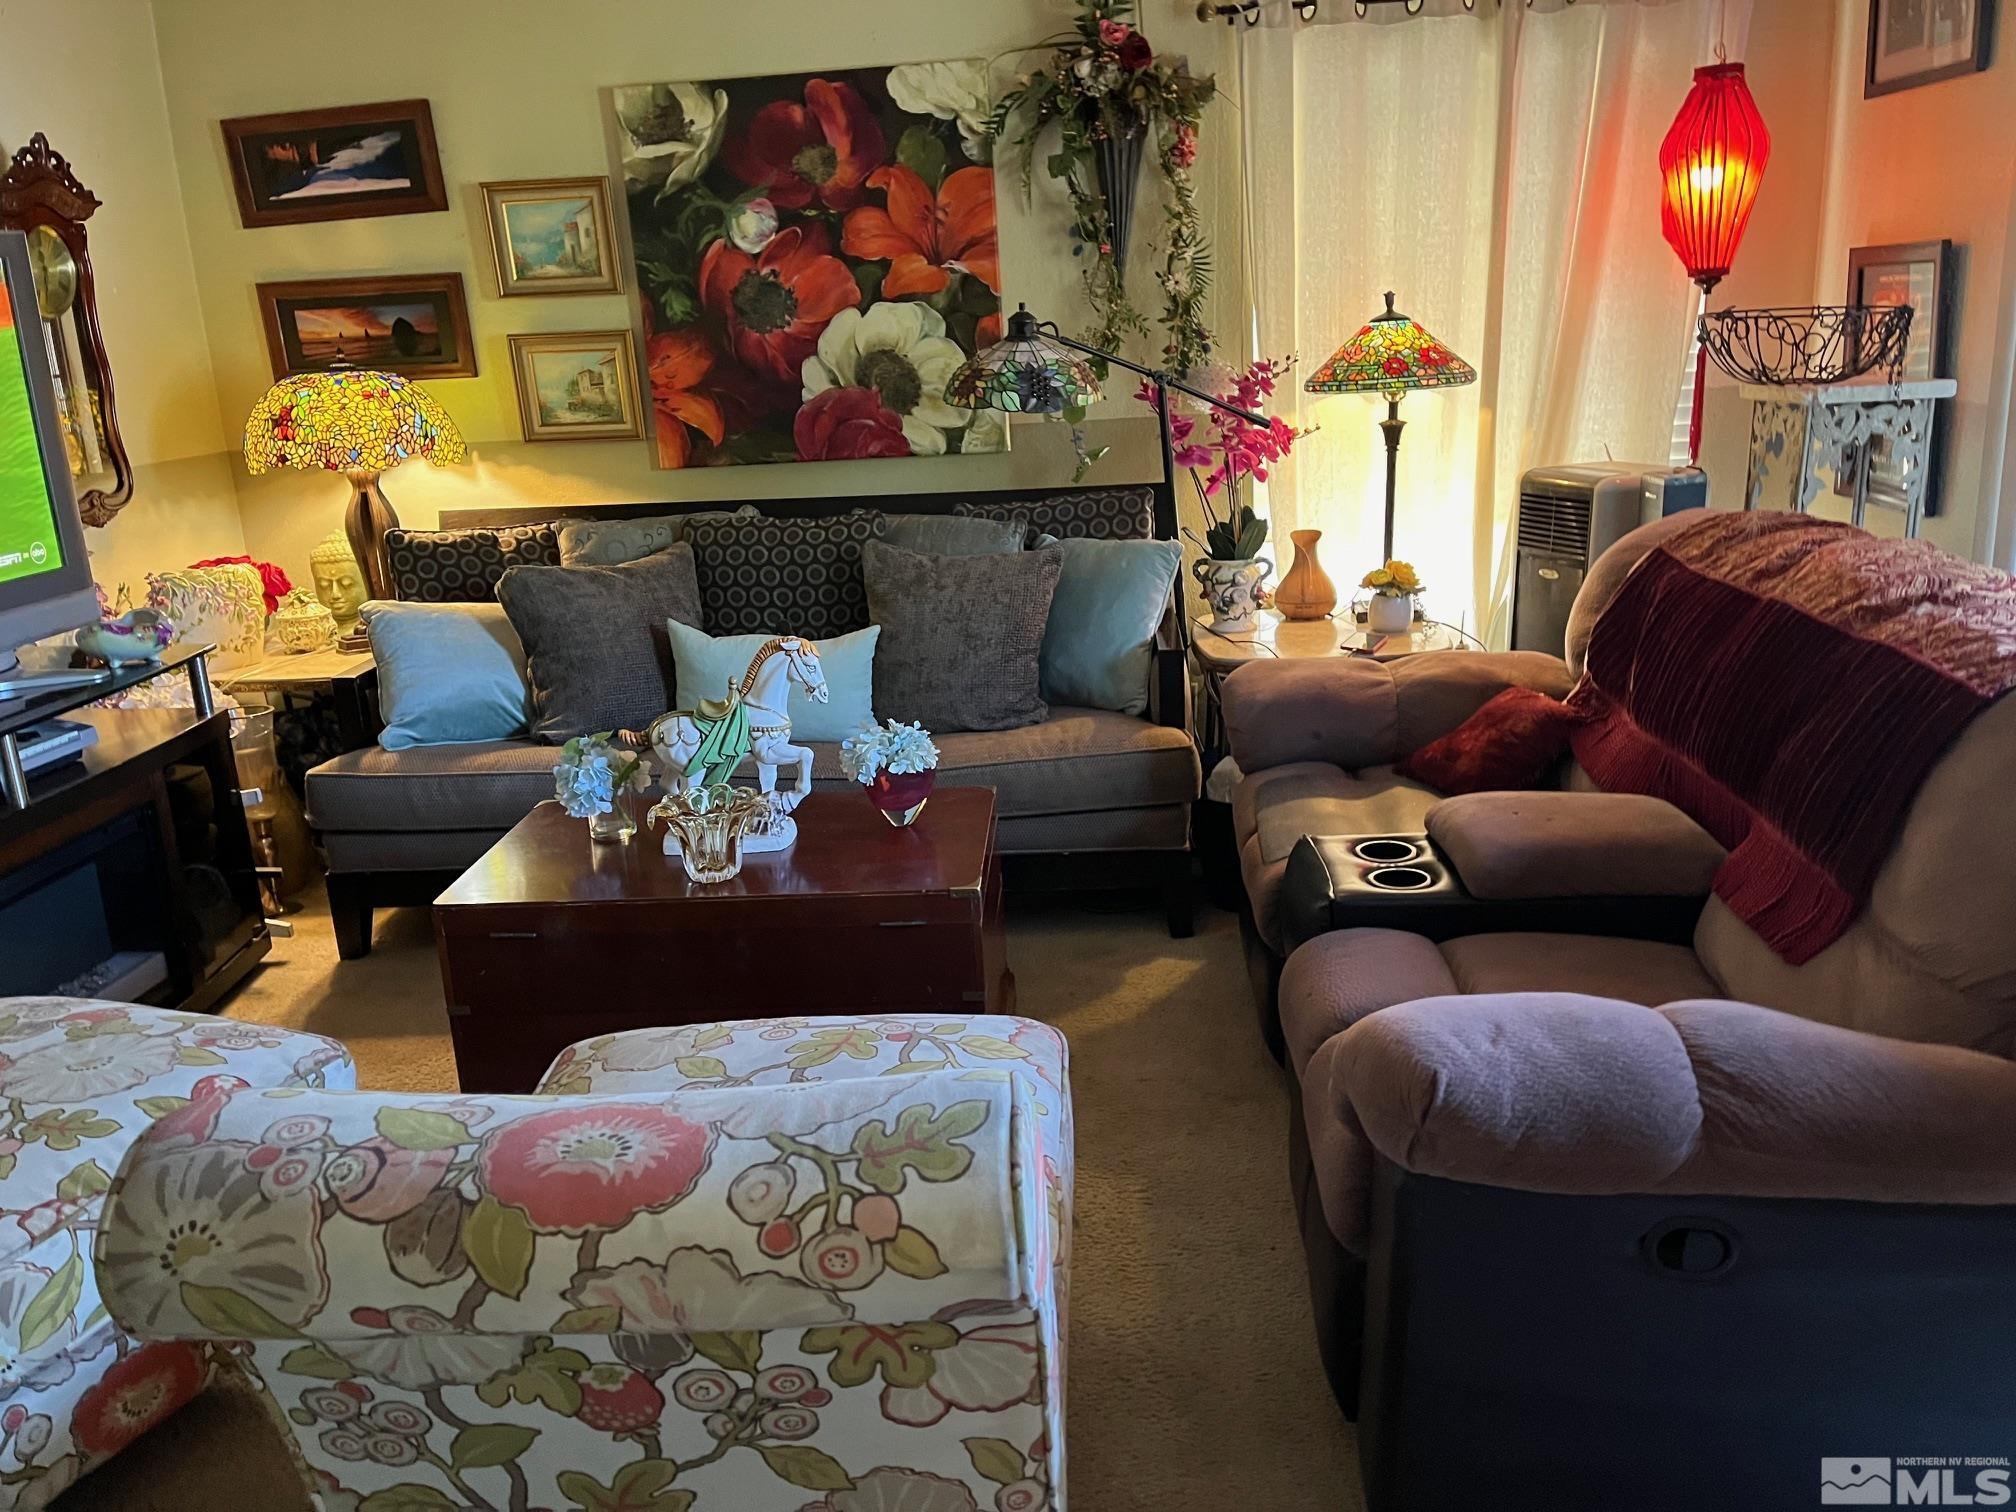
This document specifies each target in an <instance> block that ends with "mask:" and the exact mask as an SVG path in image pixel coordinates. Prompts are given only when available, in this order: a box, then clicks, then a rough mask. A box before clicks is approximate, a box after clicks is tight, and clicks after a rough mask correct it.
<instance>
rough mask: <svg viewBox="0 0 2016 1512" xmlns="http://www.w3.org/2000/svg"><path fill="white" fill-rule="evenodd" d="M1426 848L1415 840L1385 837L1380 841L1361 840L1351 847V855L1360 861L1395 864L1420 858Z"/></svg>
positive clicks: (1395, 836)
mask: <svg viewBox="0 0 2016 1512" xmlns="http://www.w3.org/2000/svg"><path fill="white" fill-rule="evenodd" d="M1425 849H1426V846H1425V845H1423V844H1421V843H1419V842H1417V841H1413V840H1402V839H1401V838H1399V836H1397V835H1392V836H1385V837H1382V838H1380V839H1378V840H1360V841H1357V842H1356V843H1355V844H1353V845H1352V847H1351V854H1352V855H1354V856H1356V857H1357V858H1358V859H1359V860H1360V861H1373V862H1378V863H1381V864H1393V863H1397V862H1402V861H1412V860H1415V859H1416V858H1418V857H1419V856H1420V854H1421V852H1422V851H1423V850H1425Z"/></svg>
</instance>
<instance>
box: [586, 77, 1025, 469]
mask: <svg viewBox="0 0 2016 1512" xmlns="http://www.w3.org/2000/svg"><path fill="white" fill-rule="evenodd" d="M610 106H611V109H612V111H613V112H614V116H615V123H614V124H615V137H616V141H617V144H618V148H619V150H620V152H621V154H622V160H623V182H624V192H625V196H626V202H627V207H628V211H629V230H630V236H631V245H630V247H629V249H628V250H629V255H630V257H631V259H632V262H633V265H634V267H635V269H636V274H637V287H638V291H639V295H640V299H639V303H640V304H641V306H642V309H643V320H644V343H645V348H644V364H645V369H646V373H647V377H648V381H649V389H650V392H649V395H648V399H649V404H650V422H651V438H652V444H653V446H654V448H655V450H656V454H657V458H658V463H659V465H660V466H661V467H694V466H702V465H719V464H722V463H756V462H813V461H818V462H833V461H853V460H858V459H862V458H869V457H876V458H880V457H918V456H943V455H947V454H951V453H961V454H963V453H969V452H998V451H1004V450H1006V449H1007V445H1008V430H1007V425H1006V422H1005V417H1004V416H1002V415H1000V414H999V413H997V412H993V411H975V410H965V409H958V408H955V407H954V406H952V405H950V404H947V403H946V402H945V397H944V395H945V384H946V381H947V380H948V379H949V378H950V377H951V376H952V373H953V371H954V370H955V369H957V368H958V366H959V365H960V364H961V363H962V362H964V361H965V360H966V359H967V358H968V357H969V356H971V355H972V354H973V353H974V352H975V351H976V350H978V349H979V348H981V347H984V346H988V345H990V344H992V343H993V342H995V341H998V340H999V339H1000V333H1001V257H1000V250H999V244H998V242H997V240H996V221H995V205H994V170H993V167H992V165H991V163H990V162H989V155H988V141H987V136H986V132H985V130H984V127H983V123H984V122H985V119H986V116H987V111H988V89H987V74H986V67H985V65H984V64H982V63H980V62H978V61H966V62H954V63H906V64H902V65H899V66H897V67H894V68H858V69H840V70H835V71H829V72H821V73H798V74H781V75H775V76H772V77H768V78H760V79H723V80H706V81H691V82H681V83H661V84H629V85H622V86H619V87H617V88H616V89H613V90H611V91H610Z"/></svg>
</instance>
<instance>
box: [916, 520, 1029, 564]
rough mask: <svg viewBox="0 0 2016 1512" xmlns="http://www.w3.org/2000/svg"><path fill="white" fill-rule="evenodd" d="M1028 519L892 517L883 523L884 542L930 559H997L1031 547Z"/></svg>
mask: <svg viewBox="0 0 2016 1512" xmlns="http://www.w3.org/2000/svg"><path fill="white" fill-rule="evenodd" d="M1028 536H1029V517H1028V516H1027V515H1026V514H1019V513H1018V514H1013V515H1010V516H1009V517H1008V518H1006V519H998V520H997V519H993V518H991V517H989V516H985V515H956V514H950V515H932V514H892V515H887V516H884V518H883V521H882V539H883V540H885V541H887V542H888V543H889V544H890V545H891V546H894V547H896V548H898V549H899V550H902V551H921V552H923V553H925V554H926V555H927V556H995V555H999V554H1002V553H1005V552H1010V551H1020V550H1021V549H1022V548H1023V547H1024V546H1025V545H1027V544H1028Z"/></svg>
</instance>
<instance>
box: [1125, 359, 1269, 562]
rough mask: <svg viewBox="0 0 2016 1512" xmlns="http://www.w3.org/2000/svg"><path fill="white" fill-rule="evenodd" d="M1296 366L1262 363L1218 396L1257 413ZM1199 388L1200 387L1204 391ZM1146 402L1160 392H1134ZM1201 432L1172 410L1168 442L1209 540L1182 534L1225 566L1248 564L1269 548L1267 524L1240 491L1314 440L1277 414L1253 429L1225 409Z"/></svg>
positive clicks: (1150, 388) (1211, 414)
mask: <svg viewBox="0 0 2016 1512" xmlns="http://www.w3.org/2000/svg"><path fill="white" fill-rule="evenodd" d="M1294 366H1295V359H1294V357H1292V356H1289V357H1279V358H1272V357H1263V358H1261V359H1260V360H1259V361H1257V362H1255V363H1253V364H1252V365H1251V366H1250V367H1248V368H1247V369H1246V371H1245V372H1243V373H1239V374H1237V375H1235V376H1233V378H1232V381H1231V382H1230V384H1229V385H1227V387H1226V388H1225V389H1224V390H1223V391H1222V392H1221V393H1219V395H1218V397H1219V398H1220V399H1222V400H1223V401H1224V402H1225V403H1227V404H1231V405H1236V406H1237V407H1238V408H1240V409H1243V410H1247V411H1249V412H1253V413H1258V412H1259V409H1260V406H1261V405H1262V404H1263V403H1265V402H1266V401H1267V400H1268V399H1271V398H1272V397H1273V396H1274V391H1275V389H1276V388H1277V387H1278V386H1279V385H1280V382H1281V379H1282V377H1283V375H1285V374H1286V373H1288V372H1289V371H1291V370H1292V369H1293V368H1294ZM1199 386H1200V387H1201V386H1202V385H1201V384H1200V385H1199ZM1134 397H1135V398H1137V399H1139V400H1140V401H1141V402H1142V403H1144V404H1147V405H1151V406H1152V405H1153V404H1154V403H1155V402H1156V389H1155V385H1154V384H1153V383H1152V382H1150V381H1148V380H1145V379H1144V380H1143V381H1142V383H1141V386H1140V388H1139V389H1137V390H1136V391H1135V395H1134ZM1205 426H1206V428H1205V429H1204V430H1202V431H1200V429H1199V426H1198V422H1197V419H1196V417H1195V416H1193V415H1189V414H1186V413H1184V412H1183V411H1182V410H1180V409H1173V410H1171V411H1170V414H1169V436H1170V440H1171V441H1172V442H1173V443H1174V444H1175V452H1176V465H1177V466H1178V467H1184V468H1188V469H1189V470H1190V481H1191V484H1192V485H1193V486H1194V487H1195V488H1196V490H1197V500H1198V502H1199V503H1200V504H1201V505H1202V506H1203V508H1204V520H1205V528H1204V534H1203V535H1202V536H1199V535H1198V534H1197V533H1196V532H1195V531H1193V530H1191V529H1190V528H1189V527H1188V526H1185V527H1184V530H1183V533H1184V534H1185V535H1186V536H1188V537H1190V539H1191V541H1192V542H1193V543H1195V545H1196V547H1197V549H1198V550H1199V551H1201V552H1203V553H1204V555H1206V556H1207V557H1211V558H1213V559H1215V560H1217V561H1221V562H1233V561H1244V560H1246V559H1248V558H1250V557H1256V556H1258V555H1259V554H1260V548H1261V547H1262V546H1264V545H1266V544H1267V522H1266V520H1264V519H1262V518H1261V517H1260V515H1259V514H1258V512H1257V511H1255V510H1254V508H1253V505H1252V503H1251V501H1250V499H1247V498H1244V497H1242V496H1241V490H1242V489H1243V488H1244V486H1245V484H1246V483H1247V481H1248V480H1249V479H1250V480H1251V481H1253V482H1255V483H1265V482H1266V481H1267V473H1268V469H1269V468H1271V467H1272V466H1273V464H1274V463H1276V462H1279V461H1280V460H1281V459H1282V458H1283V457H1285V456H1287V455H1288V453H1289V452H1290V451H1292V450H1293V449H1294V447H1295V443H1296V442H1297V441H1299V440H1300V439H1301V438H1302V437H1304V436H1306V435H1307V434H1309V432H1308V431H1307V430H1297V429H1295V428H1294V427H1293V426H1291V425H1290V424H1289V423H1288V422H1287V421H1286V420H1283V419H1282V418H1281V417H1280V416H1279V415H1275V416H1272V417H1270V418H1269V420H1268V422H1267V423H1266V424H1265V425H1255V424H1253V423H1252V422H1251V421H1250V420H1243V419H1241V418H1240V417H1239V416H1237V415H1235V414H1231V413H1228V412H1227V411H1225V410H1222V409H1211V410H1209V411H1208V413H1207V414H1206V416H1205Z"/></svg>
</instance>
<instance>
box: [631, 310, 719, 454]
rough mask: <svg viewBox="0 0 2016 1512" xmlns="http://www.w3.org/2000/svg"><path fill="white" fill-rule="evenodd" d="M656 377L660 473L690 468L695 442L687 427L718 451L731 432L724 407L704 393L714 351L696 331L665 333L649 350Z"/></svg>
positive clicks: (653, 399) (653, 390)
mask: <svg viewBox="0 0 2016 1512" xmlns="http://www.w3.org/2000/svg"><path fill="white" fill-rule="evenodd" d="M644 358H645V363H646V366H647V367H648V368H649V370H650V374H651V410H652V422H653V424H652V429H653V432H654V434H655V435H656V436H657V439H658V465H659V466H660V467H686V466H688V465H690V463H691V462H692V460H693V438H692V437H691V436H690V435H688V434H687V427H689V426H690V427H692V429H694V430H696V431H698V432H700V434H701V435H703V436H705V437H706V438H707V439H708V440H709V441H711V442H713V443H714V444H715V445H716V446H719V445H720V444H721V437H722V435H723V434H724V433H725V430H726V427H725V426H724V424H723V422H722V415H721V406H720V404H719V403H718V402H717V401H716V400H715V399H714V398H713V397H712V396H711V395H707V394H703V393H701V392H700V391H699V390H700V384H701V381H702V380H703V379H705V378H706V376H707V374H708V373H709V372H710V371H711V370H712V369H713V367H714V349H713V348H712V347H710V346H708V345H707V338H706V337H704V336H702V335H701V334H700V333H699V332H698V331H696V330H694V329H693V328H692V327H691V326H687V327H685V328H684V329H682V330H677V331H660V332H659V333H658V334H657V335H655V336H653V337H652V338H651V339H650V340H649V341H648V342H646V343H645V346H644Z"/></svg>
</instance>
